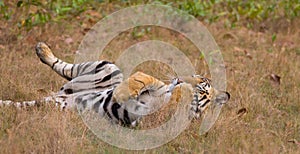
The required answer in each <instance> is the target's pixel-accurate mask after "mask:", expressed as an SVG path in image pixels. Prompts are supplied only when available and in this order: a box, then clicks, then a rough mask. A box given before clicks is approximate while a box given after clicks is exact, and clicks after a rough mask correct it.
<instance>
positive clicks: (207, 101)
mask: <svg viewBox="0 0 300 154" xmlns="http://www.w3.org/2000/svg"><path fill="white" fill-rule="evenodd" d="M209 102H210V100H209V99H208V100H206V101H205V103H204V104H202V105H201V106H200V107H204V106H205V105H206V104H207V103H209Z"/></svg>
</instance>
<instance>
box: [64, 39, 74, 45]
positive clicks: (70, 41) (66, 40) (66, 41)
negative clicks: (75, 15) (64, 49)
mask: <svg viewBox="0 0 300 154" xmlns="http://www.w3.org/2000/svg"><path fill="white" fill-rule="evenodd" d="M65 43H67V44H71V43H73V39H72V38H71V37H68V38H66V39H65Z"/></svg>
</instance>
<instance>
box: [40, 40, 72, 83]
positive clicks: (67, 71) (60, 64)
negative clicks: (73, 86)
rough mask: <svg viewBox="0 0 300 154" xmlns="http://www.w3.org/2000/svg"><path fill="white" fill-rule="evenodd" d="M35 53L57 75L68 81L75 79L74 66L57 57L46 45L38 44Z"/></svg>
mask: <svg viewBox="0 0 300 154" xmlns="http://www.w3.org/2000/svg"><path fill="white" fill-rule="evenodd" d="M35 51H36V54H37V56H38V57H39V58H40V60H41V61H42V62H43V63H44V64H46V65H48V66H50V67H51V68H52V69H53V70H54V71H55V72H56V73H57V74H59V75H61V76H62V77H64V78H65V79H67V80H71V79H72V78H73V77H74V72H72V68H73V64H69V63H66V62H64V61H62V60H60V59H58V58H57V57H55V56H54V54H53V53H52V51H51V49H50V47H49V46H48V45H47V44H46V43H44V42H39V43H37V45H36V46H35Z"/></svg>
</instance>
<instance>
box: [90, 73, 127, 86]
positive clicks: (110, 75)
mask: <svg viewBox="0 0 300 154" xmlns="http://www.w3.org/2000/svg"><path fill="white" fill-rule="evenodd" d="M120 73H121V71H120V70H115V71H114V72H112V73H111V74H109V75H107V76H105V77H104V78H103V79H102V80H100V81H98V80H96V81H98V82H96V83H95V84H99V83H101V82H105V81H108V80H110V79H111V78H113V77H115V76H116V75H119V74H120Z"/></svg>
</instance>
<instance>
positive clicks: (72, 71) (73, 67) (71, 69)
mask: <svg viewBox="0 0 300 154" xmlns="http://www.w3.org/2000/svg"><path fill="white" fill-rule="evenodd" d="M74 66H75V65H74V64H73V66H72V68H71V78H73V69H74Z"/></svg>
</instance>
